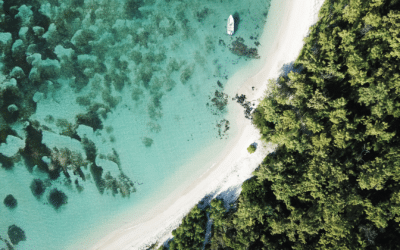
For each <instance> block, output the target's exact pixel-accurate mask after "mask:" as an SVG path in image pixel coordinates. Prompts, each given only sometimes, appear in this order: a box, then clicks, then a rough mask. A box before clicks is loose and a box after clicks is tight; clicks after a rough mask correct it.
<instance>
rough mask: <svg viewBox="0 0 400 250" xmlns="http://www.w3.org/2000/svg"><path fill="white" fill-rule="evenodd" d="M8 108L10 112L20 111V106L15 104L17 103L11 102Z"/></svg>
mask: <svg viewBox="0 0 400 250" xmlns="http://www.w3.org/2000/svg"><path fill="white" fill-rule="evenodd" d="M7 110H8V112H10V113H14V112H16V111H18V107H17V105H15V104H11V105H9V106H8V107H7Z"/></svg>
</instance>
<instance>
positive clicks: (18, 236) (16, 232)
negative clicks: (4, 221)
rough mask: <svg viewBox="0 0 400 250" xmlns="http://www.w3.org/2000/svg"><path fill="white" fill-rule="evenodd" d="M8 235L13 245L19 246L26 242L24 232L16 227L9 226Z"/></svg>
mask: <svg viewBox="0 0 400 250" xmlns="http://www.w3.org/2000/svg"><path fill="white" fill-rule="evenodd" d="M7 234H8V237H9V238H10V241H11V243H12V244H13V245H18V243H19V242H20V241H24V240H26V236H25V232H24V230H22V228H20V227H18V226H16V225H12V226H9V227H8V231H7Z"/></svg>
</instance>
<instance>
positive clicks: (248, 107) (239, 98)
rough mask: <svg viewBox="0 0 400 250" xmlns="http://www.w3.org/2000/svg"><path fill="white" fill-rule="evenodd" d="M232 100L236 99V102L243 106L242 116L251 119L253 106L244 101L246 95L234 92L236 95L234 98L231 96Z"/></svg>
mask: <svg viewBox="0 0 400 250" xmlns="http://www.w3.org/2000/svg"><path fill="white" fill-rule="evenodd" d="M232 100H233V101H234V100H236V101H237V103H239V104H240V105H241V106H242V107H243V108H244V116H245V117H246V118H247V119H250V120H252V119H253V117H252V115H251V112H252V111H253V107H252V106H251V103H250V102H246V96H245V95H243V94H242V95H240V96H239V95H238V94H236V96H235V97H234V98H232Z"/></svg>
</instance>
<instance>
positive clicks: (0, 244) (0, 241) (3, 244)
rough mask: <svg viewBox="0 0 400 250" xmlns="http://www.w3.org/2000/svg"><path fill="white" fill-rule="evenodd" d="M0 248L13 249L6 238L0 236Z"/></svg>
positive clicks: (3, 249) (4, 249) (2, 249)
mask: <svg viewBox="0 0 400 250" xmlns="http://www.w3.org/2000/svg"><path fill="white" fill-rule="evenodd" d="M0 249H1V250H14V247H13V246H12V245H11V243H10V242H9V241H8V240H7V239H3V238H2V237H1V236H0Z"/></svg>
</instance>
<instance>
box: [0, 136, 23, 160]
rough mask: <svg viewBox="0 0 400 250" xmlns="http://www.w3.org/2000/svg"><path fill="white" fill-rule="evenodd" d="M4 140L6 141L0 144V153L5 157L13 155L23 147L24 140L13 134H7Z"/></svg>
mask: <svg viewBox="0 0 400 250" xmlns="http://www.w3.org/2000/svg"><path fill="white" fill-rule="evenodd" d="M6 141H7V142H6V143H2V144H0V154H3V155H4V156H7V157H13V156H14V155H16V154H17V153H18V151H19V150H20V149H22V148H24V147H25V141H24V140H21V139H20V138H18V137H16V136H13V135H8V136H7V139H6Z"/></svg>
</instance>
